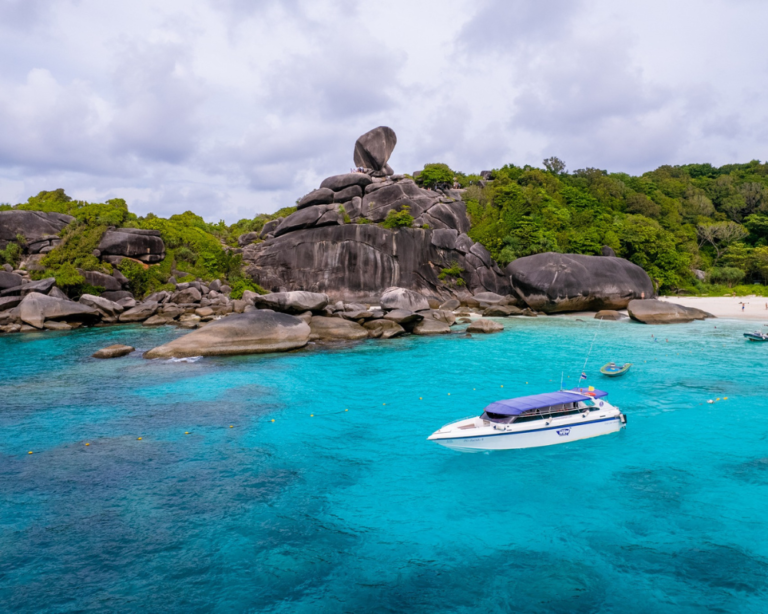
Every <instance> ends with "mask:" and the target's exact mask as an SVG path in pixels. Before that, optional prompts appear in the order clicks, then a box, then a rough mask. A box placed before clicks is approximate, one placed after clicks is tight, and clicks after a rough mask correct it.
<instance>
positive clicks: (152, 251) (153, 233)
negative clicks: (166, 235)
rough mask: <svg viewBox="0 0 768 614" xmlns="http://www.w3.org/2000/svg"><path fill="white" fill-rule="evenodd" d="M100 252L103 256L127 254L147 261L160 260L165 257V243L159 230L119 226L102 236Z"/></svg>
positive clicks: (129, 256) (128, 256)
mask: <svg viewBox="0 0 768 614" xmlns="http://www.w3.org/2000/svg"><path fill="white" fill-rule="evenodd" d="M98 249H99V252H101V255H102V257H103V256H125V257H127V258H136V259H137V260H141V261H142V262H146V263H149V264H151V263H154V262H160V261H161V260H162V259H163V258H165V243H163V240H162V239H161V238H160V231H159V230H142V229H139V228H117V229H115V230H107V232H105V233H104V236H103V237H101V242H100V243H99V247H98Z"/></svg>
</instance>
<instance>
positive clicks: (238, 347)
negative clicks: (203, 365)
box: [144, 309, 310, 358]
mask: <svg viewBox="0 0 768 614" xmlns="http://www.w3.org/2000/svg"><path fill="white" fill-rule="evenodd" d="M309 334H310V328H309V326H308V325H307V324H306V323H305V322H302V321H301V320H300V319H299V318H297V317H295V316H291V315H288V314H284V313H277V312H275V311H270V310H267V309H256V310H254V311H248V312H246V313H241V314H237V315H233V316H229V317H227V318H223V319H221V320H214V321H213V322H210V323H209V324H207V325H206V326H205V328H201V329H199V330H195V331H194V332H191V333H189V334H187V335H184V336H183V337H179V338H178V339H174V340H173V341H171V342H170V343H166V344H165V345H161V346H159V347H156V348H153V349H151V350H149V351H148V352H145V353H144V358H184V357H189V356H233V355H238V354H263V353H267V352H285V351H288V350H293V349H296V348H301V347H304V346H305V345H306V344H307V342H308V341H309Z"/></svg>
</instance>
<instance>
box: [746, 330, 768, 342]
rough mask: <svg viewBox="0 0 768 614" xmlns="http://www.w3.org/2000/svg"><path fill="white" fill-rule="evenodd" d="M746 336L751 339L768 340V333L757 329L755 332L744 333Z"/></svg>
mask: <svg viewBox="0 0 768 614" xmlns="http://www.w3.org/2000/svg"><path fill="white" fill-rule="evenodd" d="M744 336H745V337H746V338H747V339H749V340H750V341H768V335H766V334H765V333H761V332H760V331H759V330H756V331H755V332H754V333H744Z"/></svg>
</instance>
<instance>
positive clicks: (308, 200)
mask: <svg viewBox="0 0 768 614" xmlns="http://www.w3.org/2000/svg"><path fill="white" fill-rule="evenodd" d="M332 202H333V190H329V189H328V188H318V189H317V190H312V191H311V192H310V193H309V194H307V195H306V196H304V197H303V198H302V199H301V200H299V202H298V203H296V207H297V208H298V209H305V208H306V207H311V206H312V205H327V204H329V203H332Z"/></svg>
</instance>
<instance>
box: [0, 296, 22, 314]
mask: <svg viewBox="0 0 768 614" xmlns="http://www.w3.org/2000/svg"><path fill="white" fill-rule="evenodd" d="M20 302H21V297H20V296H3V297H0V311H5V310H6V309H13V308H14V307H16V305H18V304H19V303H20Z"/></svg>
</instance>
